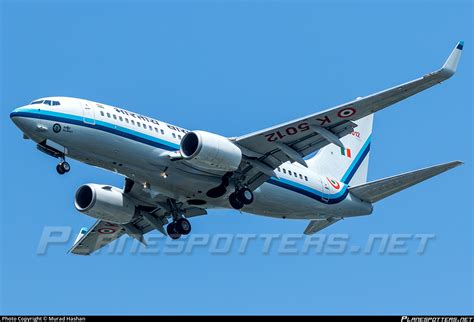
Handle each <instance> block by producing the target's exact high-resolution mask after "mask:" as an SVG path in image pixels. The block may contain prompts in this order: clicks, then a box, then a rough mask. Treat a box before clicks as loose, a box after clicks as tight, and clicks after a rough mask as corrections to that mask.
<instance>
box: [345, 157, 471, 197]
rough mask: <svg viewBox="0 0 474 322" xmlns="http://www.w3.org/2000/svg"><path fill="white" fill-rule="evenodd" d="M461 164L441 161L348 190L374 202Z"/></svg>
mask: <svg viewBox="0 0 474 322" xmlns="http://www.w3.org/2000/svg"><path fill="white" fill-rule="evenodd" d="M461 164H463V163H462V162H461V161H453V162H448V163H443V164H439V165H435V166H432V167H428V168H424V169H420V170H416V171H412V172H407V173H404V174H399V175H396V176H393V177H389V178H384V179H380V180H376V181H372V182H369V183H364V184H361V185H358V186H354V187H351V188H349V191H350V192H351V193H352V194H353V195H354V196H356V197H357V198H359V199H361V200H364V201H367V202H371V203H374V202H377V201H379V200H381V199H384V198H386V197H388V196H390V195H392V194H394V193H397V192H399V191H401V190H404V189H406V188H408V187H411V186H413V185H415V184H417V183H420V182H422V181H425V180H427V179H429V178H431V177H434V176H436V175H438V174H441V173H443V172H445V171H447V170H449V169H452V168H454V167H457V166H459V165H461Z"/></svg>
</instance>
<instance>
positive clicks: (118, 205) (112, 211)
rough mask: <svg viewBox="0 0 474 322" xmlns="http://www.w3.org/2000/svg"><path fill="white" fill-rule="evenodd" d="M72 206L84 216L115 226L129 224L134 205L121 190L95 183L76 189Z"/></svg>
mask: <svg viewBox="0 0 474 322" xmlns="http://www.w3.org/2000/svg"><path fill="white" fill-rule="evenodd" d="M74 206H75V207H76V209H77V210H78V211H80V212H82V213H84V214H86V215H89V216H91V217H94V218H97V219H102V220H106V221H109V222H112V223H115V224H126V223H129V222H130V221H131V220H132V218H133V216H134V215H135V203H134V202H133V201H132V200H130V198H128V197H127V196H125V195H124V194H123V192H122V190H121V189H119V188H116V187H112V186H105V185H98V184H95V183H89V184H85V185H82V186H80V187H79V189H77V191H76V195H75V198H74Z"/></svg>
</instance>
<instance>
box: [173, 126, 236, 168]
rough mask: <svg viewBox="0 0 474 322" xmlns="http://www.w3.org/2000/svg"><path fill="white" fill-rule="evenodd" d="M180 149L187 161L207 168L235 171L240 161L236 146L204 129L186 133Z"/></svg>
mask: <svg viewBox="0 0 474 322" xmlns="http://www.w3.org/2000/svg"><path fill="white" fill-rule="evenodd" d="M180 151H181V155H182V156H183V157H184V159H186V160H188V162H190V163H192V164H195V165H196V166H197V167H200V168H203V169H208V170H222V171H235V170H237V169H238V168H239V165H240V161H242V151H241V150H240V149H239V147H238V146H236V145H235V144H234V143H232V142H231V141H229V139H227V138H225V137H223V136H220V135H217V134H214V133H209V132H205V131H192V132H188V133H186V135H185V136H184V137H183V139H182V141H181V149H180Z"/></svg>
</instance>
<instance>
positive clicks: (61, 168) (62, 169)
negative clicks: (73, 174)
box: [56, 160, 71, 174]
mask: <svg viewBox="0 0 474 322" xmlns="http://www.w3.org/2000/svg"><path fill="white" fill-rule="evenodd" d="M70 170H71V166H70V165H69V163H67V162H66V161H64V160H63V161H61V162H59V163H58V165H57V166H56V171H57V172H58V174H65V173H67V172H69V171H70Z"/></svg>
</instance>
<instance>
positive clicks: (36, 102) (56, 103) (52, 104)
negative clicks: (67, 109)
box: [30, 100, 61, 106]
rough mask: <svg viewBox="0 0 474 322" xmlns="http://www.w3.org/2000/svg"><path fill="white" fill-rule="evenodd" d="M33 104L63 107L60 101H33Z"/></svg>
mask: <svg viewBox="0 0 474 322" xmlns="http://www.w3.org/2000/svg"><path fill="white" fill-rule="evenodd" d="M33 104H46V105H49V106H58V105H61V103H60V102H59V101H51V100H39V101H33V102H31V103H30V105H33Z"/></svg>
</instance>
